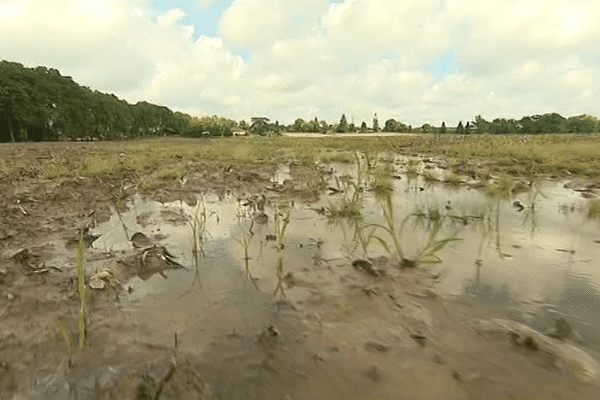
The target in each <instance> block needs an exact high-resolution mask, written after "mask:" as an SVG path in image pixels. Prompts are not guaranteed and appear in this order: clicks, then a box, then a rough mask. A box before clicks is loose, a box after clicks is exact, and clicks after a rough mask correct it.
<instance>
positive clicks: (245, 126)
mask: <svg viewBox="0 0 600 400" xmlns="http://www.w3.org/2000/svg"><path fill="white" fill-rule="evenodd" d="M239 127H240V129H243V130H245V131H249V130H250V125H248V123H247V122H246V121H244V120H241V121H240V123H239Z"/></svg>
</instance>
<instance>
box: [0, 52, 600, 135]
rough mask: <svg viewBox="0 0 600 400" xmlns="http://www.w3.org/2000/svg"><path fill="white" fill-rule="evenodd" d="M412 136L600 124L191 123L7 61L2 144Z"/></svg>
mask: <svg viewBox="0 0 600 400" xmlns="http://www.w3.org/2000/svg"><path fill="white" fill-rule="evenodd" d="M379 131H383V132H408V133H410V132H412V133H457V134H475V133H477V134H480V133H490V134H506V133H527V134H537V133H588V132H599V131H600V124H599V122H598V119H597V118H596V117H594V116H591V115H586V114H583V115H579V116H574V117H569V118H564V117H562V116H561V115H559V114H557V113H550V114H543V115H532V116H526V117H523V118H521V119H519V120H516V119H505V118H497V119H494V120H493V121H486V120H485V119H483V118H482V117H481V116H480V115H479V116H476V117H475V118H474V120H473V121H467V122H466V123H465V124H464V125H463V123H462V121H460V122H459V123H458V125H457V126H456V127H455V128H454V127H447V126H446V123H445V122H442V124H441V126H439V127H434V126H432V125H430V124H427V123H426V124H423V125H422V126H420V127H413V126H411V125H406V124H404V123H402V122H400V121H398V120H396V119H393V118H392V119H388V120H386V121H385V123H384V124H383V126H382V127H380V124H379V120H378V117H377V114H375V116H374V118H373V121H372V124H371V126H370V127H369V126H367V123H366V122H364V121H363V122H362V123H361V124H360V125H355V124H354V122H353V121H351V122H348V120H347V118H346V116H345V115H344V114H343V115H342V117H341V118H340V121H339V122H338V123H334V124H330V123H328V122H327V121H325V120H319V119H318V118H317V117H315V118H314V119H312V120H308V121H305V120H303V119H301V118H298V119H296V120H295V121H294V123H293V124H290V125H287V126H286V125H283V124H281V125H280V124H279V122H278V121H274V122H273V121H271V120H270V119H269V118H267V117H253V118H252V119H251V120H250V122H249V123H248V122H246V121H245V120H242V121H239V122H237V121H235V120H233V119H228V118H224V117H219V116H216V115H214V116H201V117H197V116H191V115H189V114H185V113H181V112H173V111H171V110H170V109H169V108H167V107H164V106H158V105H155V104H150V103H148V102H145V101H142V102H138V103H136V104H129V103H128V102H127V101H125V100H121V99H119V98H117V97H116V96H115V95H114V94H106V93H101V92H99V91H96V90H91V89H90V88H89V87H86V86H80V85H79V84H77V83H76V82H74V81H73V79H72V78H71V77H69V76H63V75H61V74H60V72H59V71H58V70H57V69H54V68H46V67H42V66H40V67H36V68H27V67H24V66H23V65H22V64H19V63H15V62H9V61H4V60H3V61H1V62H0V142H21V141H49V140H114V139H124V138H135V137H144V136H163V135H168V134H177V135H183V136H189V137H203V136H232V135H234V134H242V133H243V134H247V133H253V134H258V135H271V134H274V135H278V134H281V133H283V132H314V133H323V134H327V133H346V132H357V133H361V132H363V133H366V132H379Z"/></svg>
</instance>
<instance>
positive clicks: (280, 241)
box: [273, 203, 290, 297]
mask: <svg viewBox="0 0 600 400" xmlns="http://www.w3.org/2000/svg"><path fill="white" fill-rule="evenodd" d="M289 223H290V207H289V205H288V204H283V203H280V204H275V206H274V207H273V224H274V229H275V232H274V234H275V250H277V268H276V276H277V286H275V291H274V292H273V294H274V295H276V294H277V293H278V292H279V293H281V296H283V297H285V292H284V290H283V249H284V248H285V232H286V230H287V227H288V226H289Z"/></svg>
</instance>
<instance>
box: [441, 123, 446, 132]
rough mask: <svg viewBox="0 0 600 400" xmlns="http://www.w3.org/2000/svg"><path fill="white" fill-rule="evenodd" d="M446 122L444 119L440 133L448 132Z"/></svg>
mask: <svg viewBox="0 0 600 400" xmlns="http://www.w3.org/2000/svg"><path fill="white" fill-rule="evenodd" d="M446 131H447V130H446V123H445V122H444V121H442V126H441V127H440V133H446Z"/></svg>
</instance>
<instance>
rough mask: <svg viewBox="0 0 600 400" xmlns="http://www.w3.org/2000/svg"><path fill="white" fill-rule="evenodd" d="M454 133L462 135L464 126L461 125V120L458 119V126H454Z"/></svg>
mask: <svg viewBox="0 0 600 400" xmlns="http://www.w3.org/2000/svg"><path fill="white" fill-rule="evenodd" d="M456 133H457V134H458V135H464V133H465V128H464V127H463V124H462V121H460V122H459V123H458V126H457V127H456Z"/></svg>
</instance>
